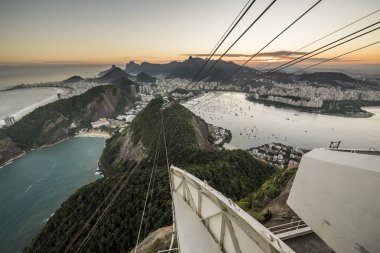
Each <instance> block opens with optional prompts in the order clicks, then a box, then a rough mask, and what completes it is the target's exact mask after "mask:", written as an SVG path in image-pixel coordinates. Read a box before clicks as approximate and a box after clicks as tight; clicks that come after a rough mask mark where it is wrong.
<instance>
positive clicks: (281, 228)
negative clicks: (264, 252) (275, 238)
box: [268, 220, 308, 235]
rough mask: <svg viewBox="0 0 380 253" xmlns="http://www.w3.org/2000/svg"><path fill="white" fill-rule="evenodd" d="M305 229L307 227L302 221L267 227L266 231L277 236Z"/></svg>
mask: <svg viewBox="0 0 380 253" xmlns="http://www.w3.org/2000/svg"><path fill="white" fill-rule="evenodd" d="M306 227H308V226H307V224H306V223H305V222H304V221H303V220H297V221H293V222H289V223H284V224H281V225H277V226H273V227H269V228H268V229H269V231H271V232H272V233H273V234H275V235H278V234H282V233H285V232H289V231H293V230H298V229H301V228H306Z"/></svg>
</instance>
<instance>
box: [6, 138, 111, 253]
mask: <svg viewBox="0 0 380 253" xmlns="http://www.w3.org/2000/svg"><path fill="white" fill-rule="evenodd" d="M104 141H105V139H103V138H91V137H81V138H70V139H67V140H65V141H63V142H61V143H59V144H57V145H54V146H52V147H49V148H44V149H42V150H39V151H33V152H29V153H27V154H25V155H24V156H22V157H21V158H19V159H17V160H15V161H13V162H12V163H11V164H8V165H6V166H4V167H3V168H0V252H2V253H18V252H22V250H23V248H24V247H25V246H27V245H28V244H29V243H30V242H31V240H32V239H33V238H34V237H35V236H36V235H37V234H38V232H39V231H40V230H41V228H42V227H43V226H44V225H45V224H46V222H47V220H48V219H49V217H50V216H51V215H53V214H54V212H55V211H56V210H57V209H58V208H59V207H60V206H61V204H62V203H63V202H64V201H65V200H66V199H67V198H68V197H69V196H70V195H71V194H73V193H74V192H75V191H76V190H77V189H78V188H80V187H81V186H83V185H86V184H88V183H90V182H93V181H95V180H96V179H98V178H100V176H97V175H95V171H96V169H97V161H98V159H99V157H100V155H101V153H102V150H103V147H104Z"/></svg>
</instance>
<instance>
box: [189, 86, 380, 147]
mask: <svg viewBox="0 0 380 253" xmlns="http://www.w3.org/2000/svg"><path fill="white" fill-rule="evenodd" d="M210 97H213V96H211V95H207V96H203V97H201V98H199V99H195V100H192V101H189V102H188V103H186V104H185V105H186V106H187V107H190V108H191V105H192V104H194V103H197V102H198V101H205V102H204V103H200V104H198V106H195V107H194V108H193V109H191V110H192V111H193V112H194V113H195V114H197V115H199V116H200V117H202V118H203V119H204V120H206V121H207V122H209V123H212V124H214V125H216V126H221V127H224V128H227V129H230V130H231V131H232V141H231V143H230V145H231V148H234V147H235V148H242V149H247V148H251V147H255V146H259V145H262V144H265V143H271V142H281V143H284V144H288V145H291V146H294V147H303V148H318V147H328V146H329V144H330V142H331V141H342V142H343V143H342V147H346V148H363V149H369V148H376V149H377V150H379V149H380V107H369V108H364V109H366V110H368V111H370V112H373V113H375V114H376V115H375V116H373V117H371V118H346V117H336V116H328V115H320V114H313V113H304V112H298V111H296V110H289V109H281V108H275V107H273V106H265V105H262V104H258V103H253V102H249V101H247V100H246V99H245V94H243V93H225V94H223V95H221V96H219V97H216V98H214V99H209V98H210Z"/></svg>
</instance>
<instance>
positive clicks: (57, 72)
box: [0, 64, 110, 90]
mask: <svg viewBox="0 0 380 253" xmlns="http://www.w3.org/2000/svg"><path fill="white" fill-rule="evenodd" d="M108 68H110V66H108V65H83V64H73V65H62V64H51V65H49V64H30V65H0V90H4V89H7V88H10V87H12V86H15V85H18V84H22V83H25V84H34V83H41V82H43V83H44V82H54V81H63V80H65V79H67V78H69V77H72V76H74V75H78V76H81V77H95V76H97V75H98V74H99V72H101V71H103V70H106V69H108Z"/></svg>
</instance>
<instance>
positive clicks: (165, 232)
mask: <svg viewBox="0 0 380 253" xmlns="http://www.w3.org/2000/svg"><path fill="white" fill-rule="evenodd" d="M172 231H173V226H168V227H163V228H159V229H157V230H155V231H153V232H152V233H150V234H149V235H148V236H147V237H146V238H145V239H144V240H143V241H142V242H141V243H140V244H139V245H137V249H136V252H137V253H150V252H157V251H159V250H166V249H169V247H170V242H171V235H172ZM133 252H135V251H134V250H132V251H130V253H133Z"/></svg>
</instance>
